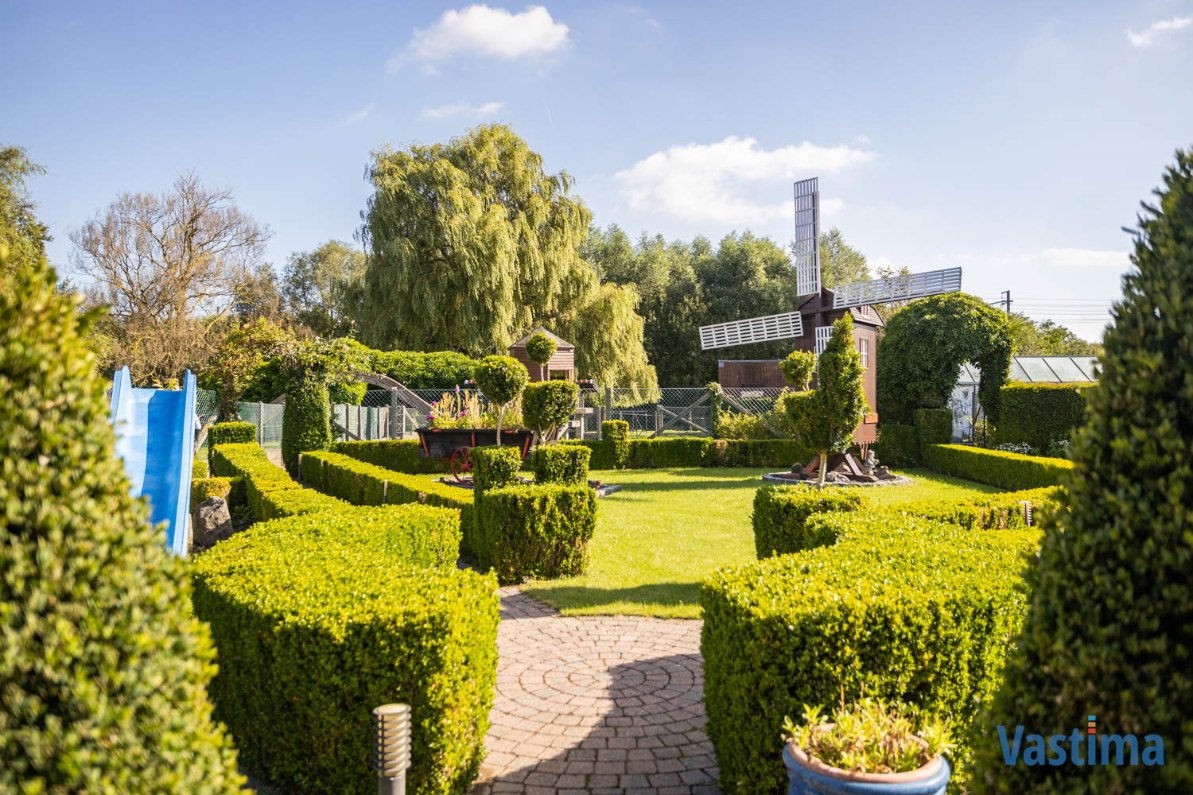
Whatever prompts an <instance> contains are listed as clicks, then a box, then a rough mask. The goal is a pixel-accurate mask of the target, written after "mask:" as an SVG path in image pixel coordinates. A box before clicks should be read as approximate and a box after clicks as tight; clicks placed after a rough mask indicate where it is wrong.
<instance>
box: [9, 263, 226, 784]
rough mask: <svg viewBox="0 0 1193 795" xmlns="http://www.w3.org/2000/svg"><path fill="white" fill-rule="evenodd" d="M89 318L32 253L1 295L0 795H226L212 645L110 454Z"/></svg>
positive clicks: (181, 574) (177, 571)
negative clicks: (213, 700)
mask: <svg viewBox="0 0 1193 795" xmlns="http://www.w3.org/2000/svg"><path fill="white" fill-rule="evenodd" d="M5 256H6V254H5V252H4V251H0V273H4V272H5V267H4V266H5V265H6V262H4V261H3V260H4V257H5ZM97 317H98V315H97V313H94V312H89V313H81V312H79V311H78V308H77V299H75V298H73V297H71V296H68V295H63V294H61V293H59V292H58V291H57V290H56V289H55V277H54V273H53V271H51V270H49V269H48V268H46V266H45V264H44V262H41V263H36V264H35V265H34V266H33V267H31V268H29V269H28V270H23V271H22V272H21V273H18V274H15V275H12V276H10V277H9V280H8V281H7V282H6V283H5V285H4V289H3V290H0V329H2V332H0V394H2V395H3V398H2V399H0V473H2V474H0V506H2V510H0V637H2V638H3V640H2V641H0V791H2V792H6V793H7V792H11V793H30V794H31V793H72V792H88V793H90V792H94V793H99V792H105V793H106V792H111V793H130V794H132V795H150V794H152V795H167V793H176V792H195V793H200V792H201V793H227V794H228V795H233V794H234V793H238V792H240V788H241V785H242V784H243V782H244V779H243V778H242V777H241V776H240V775H239V773H238V772H237V761H236V752H235V751H234V750H233V748H232V745H231V742H230V741H229V739H228V737H227V736H226V734H225V732H224V729H223V727H221V726H220V725H219V724H218V723H216V722H214V721H213V720H212V709H211V704H210V702H209V701H208V699H207V684H208V682H209V680H210V679H211V677H212V675H213V674H214V673H215V650H214V648H213V647H212V644H211V639H210V635H209V632H208V629H207V626H206V625H205V624H203V623H201V622H200V621H198V620H196V619H195V618H194V616H193V615H192V613H191V609H190V599H191V588H190V582H189V579H188V575H187V567H186V564H185V563H184V562H183V561H180V560H178V559H176V558H173V557H172V556H171V555H170V554H169V553H168V552H167V551H166V549H165V546H164V538H163V535H162V533H161V531H160V529H157V528H154V527H151V526H150V525H149V513H148V510H147V509H146V507H145V504H144V503H143V502H141V501H138V500H134V499H132V498H131V497H130V496H129V482H128V479H127V478H126V477H125V474H124V468H123V465H122V464H121V462H120V460H119V459H117V458H116V456H115V454H114V437H113V434H112V428H111V426H110V425H109V424H108V399H107V397H105V390H106V388H107V386H108V384H107V383H106V382H105V380H104V379H102V378H100V377H99V376H98V375H97V374H96V372H95V360H94V356H93V355H92V354H91V353H90V352H89V350H88V344H87V340H86V334H87V332H88V329H89V326H90V324H91V323H92V322H93V321H95V319H96V318H97ZM186 432H187V433H190V429H189V428H188V429H186Z"/></svg>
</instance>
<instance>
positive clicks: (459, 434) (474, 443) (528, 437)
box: [418, 428, 534, 480]
mask: <svg viewBox="0 0 1193 795" xmlns="http://www.w3.org/2000/svg"><path fill="white" fill-rule="evenodd" d="M418 442H419V448H418V455H419V458H442V459H445V460H446V461H448V465H449V466H450V468H451V472H452V474H453V475H455V476H456V479H457V480H459V479H461V478H462V477H463V476H464V475H465V473H467V472H468V471H469V470H471V469H472V461H471V459H470V457H469V451H471V450H472V448H474V447H488V446H491V445H495V444H497V429H496V428H419V429H418ZM533 443H534V431H524V430H517V431H507V430H502V432H501V446H502V447H517V448H518V449H519V450H521V452H522V458H523V459H525V458H526V456H527V454H528V453H529V452H530V445H531V444H533Z"/></svg>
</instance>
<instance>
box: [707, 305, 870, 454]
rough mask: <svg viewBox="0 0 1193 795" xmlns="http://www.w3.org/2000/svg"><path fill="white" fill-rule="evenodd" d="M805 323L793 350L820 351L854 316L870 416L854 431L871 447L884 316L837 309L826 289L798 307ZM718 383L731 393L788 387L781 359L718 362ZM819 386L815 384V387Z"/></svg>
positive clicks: (863, 309)
mask: <svg viewBox="0 0 1193 795" xmlns="http://www.w3.org/2000/svg"><path fill="white" fill-rule="evenodd" d="M798 309H799V312H800V316H801V318H800V319H801V320H802V321H803V328H804V333H803V336H800V337H795V338H793V339H791V340H790V342H791V348H792V350H799V351H817V347H818V343H820V344H822V343H823V342H827V341H828V336H829V335H830V334H831V333H832V332H831V328H832V325H833V323H835V322H836V321H838V320H840V319H841V318H842V317H844V316H845V313H846V312H849V313H850V314H851V315H852V316H853V341H854V346H855V347H856V348H857V351H858V353H859V354H861V357H862V367H863V368H864V369H865V373H864V374H863V376H862V387H863V389H864V390H865V392H866V402H867V403H868V404H870V413H869V414H868V415H867V416H866V418H865V419H864V420H862V423H861V424H860V425H858V427H857V430H856V431H854V434H853V441H854V442H855V443H857V444H859V445H868V444H871V443H873V442H874V441H875V440H877V438H878V414H877V413H875V408H874V407H875V406H876V405H877V402H878V392H877V383H878V382H877V378H876V377H875V373H876V370H875V366H874V362H875V354H876V352H877V350H878V330H879V329H881V328H882V327H883V326H884V325H885V324H884V323H883V322H882V316H881V315H879V314H878V311H877V310H876V309H875V308H874V307H872V306H868V305H865V306H855V307H850V308H848V309H833V291H832V290H830V289H828V288H825V289H822V290H821V291H820V294H819V295H811V296H808V297H807V298H806V299H805V300H804V302H803V303H802V304H800V305H799V307H798ZM717 382H718V383H719V384H720V385H721V386H722V387H723V388H729V389H763V388H771V389H774V388H781V387H784V386H786V385H787V384H786V382H785V381H784V380H783V371H782V370H781V369H780V368H779V360H778V359H722V360H721V361H720V362H718V367H717ZM815 385H816V382H815V380H813V382H812V386H813V387H815Z"/></svg>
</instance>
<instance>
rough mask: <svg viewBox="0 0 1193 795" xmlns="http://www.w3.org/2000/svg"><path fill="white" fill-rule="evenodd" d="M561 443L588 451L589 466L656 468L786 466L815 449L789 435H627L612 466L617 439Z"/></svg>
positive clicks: (807, 458) (806, 458)
mask: <svg viewBox="0 0 1193 795" xmlns="http://www.w3.org/2000/svg"><path fill="white" fill-rule="evenodd" d="M560 444H561V445H581V446H584V447H587V448H588V449H589V450H591V451H592V459H591V462H590V466H591V467H592V468H593V469H621V468H625V469H656V468H660V467H776V468H782V469H787V468H788V467H790V466H791V465H792V464H794V463H796V462H797V461H798V462H800V463H807V462H808V461H810V460H811V458H812V456H813V455H815V452H813V451H812V450H810V449H809V448H808V447H807V446H805V445H803V444H801V443H800V442H796V441H794V440H791V439H712V438H709V437H703V436H695V437H680V438H665V439H630V440H628V441H627V442H626V446H625V449H626V457H625V465H624V466H616V465H615V464H614V462H615V461H616V451H617V445H618V444H619V443H618V442H610V441H609V439H608V438H607V437H606V438H605V439H602V440H601V441H593V440H591V439H587V440H584V441H579V440H565V441H562V442H560Z"/></svg>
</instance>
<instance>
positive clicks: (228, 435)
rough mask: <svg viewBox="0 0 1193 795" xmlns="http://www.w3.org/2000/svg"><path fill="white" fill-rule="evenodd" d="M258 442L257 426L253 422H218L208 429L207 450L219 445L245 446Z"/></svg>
mask: <svg viewBox="0 0 1193 795" xmlns="http://www.w3.org/2000/svg"><path fill="white" fill-rule="evenodd" d="M255 441H257V426H256V425H254V424H253V423H251V422H217V423H216V424H215V425H212V426H211V427H210V428H208V429H207V449H208V450H210V449H211V448H213V447H215V446H216V445H217V444H245V443H247V442H255Z"/></svg>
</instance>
